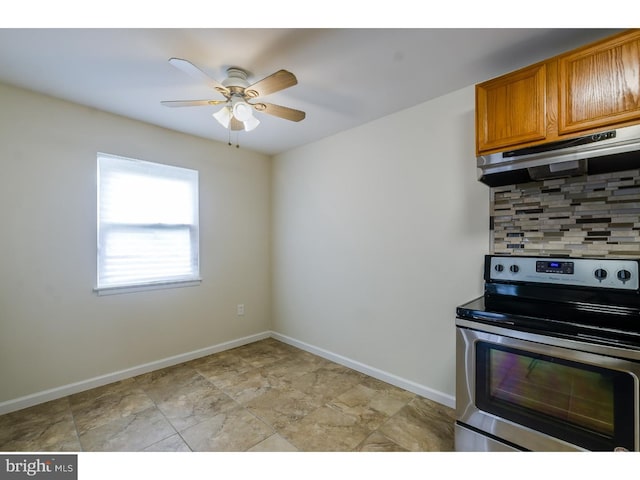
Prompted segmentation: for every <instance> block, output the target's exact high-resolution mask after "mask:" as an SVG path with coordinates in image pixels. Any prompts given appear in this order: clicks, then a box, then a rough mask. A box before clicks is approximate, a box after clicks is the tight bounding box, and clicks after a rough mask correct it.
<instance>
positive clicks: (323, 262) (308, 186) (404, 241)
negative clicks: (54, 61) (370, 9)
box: [0, 85, 489, 411]
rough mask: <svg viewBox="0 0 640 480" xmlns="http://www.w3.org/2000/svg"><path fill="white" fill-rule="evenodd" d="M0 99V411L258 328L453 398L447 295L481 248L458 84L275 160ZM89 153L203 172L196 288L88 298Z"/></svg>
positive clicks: (485, 194) (479, 198)
mask: <svg viewBox="0 0 640 480" xmlns="http://www.w3.org/2000/svg"><path fill="white" fill-rule="evenodd" d="M0 101H1V102H2V105H3V108H2V109H0V165H1V166H2V170H1V172H0V221H1V222H2V235H0V249H1V251H2V255H0V385H2V387H1V388H0V411H1V410H2V408H3V404H4V410H5V411H6V410H7V409H11V408H13V409H15V407H16V406H21V405H22V406H26V403H29V402H28V401H26V402H25V401H18V402H16V399H18V400H20V399H25V398H26V399H27V400H28V399H29V398H30V396H34V398H33V399H32V400H33V401H39V400H42V399H44V398H46V397H47V395H46V393H47V391H48V389H53V393H51V394H50V395H49V396H50V397H55V396H56V395H58V394H61V393H68V391H70V390H73V389H76V390H81V389H83V388H86V387H89V386H93V385H92V382H93V384H95V383H96V382H98V383H99V382H101V381H103V382H104V383H106V381H110V380H113V379H114V378H116V377H117V376H118V372H124V373H122V375H121V376H125V375H127V374H129V373H131V372H132V371H135V370H136V369H137V370H138V371H139V370H140V369H143V368H149V369H151V368H152V367H154V366H157V364H158V362H165V363H167V362H170V361H172V359H173V360H175V359H176V358H181V357H184V356H185V355H187V354H190V353H191V354H198V353H202V352H203V351H207V350H215V349H216V348H218V347H220V346H222V347H225V346H228V345H232V344H233V343H234V342H236V343H237V342H243V341H245V340H247V341H248V340H251V339H255V338H256V337H260V336H261V335H265V334H269V332H270V331H274V332H275V335H276V336H277V337H280V338H282V339H283V340H285V341H289V342H291V343H294V344H298V345H299V346H302V347H303V348H307V349H310V350H311V351H315V352H317V353H320V354H323V355H325V356H328V357H329V358H334V359H336V360H338V361H341V362H342V363H345V364H349V365H351V366H353V367H355V368H359V369H361V370H363V371H367V372H368V373H371V374H373V375H375V376H378V377H379V378H383V379H386V380H387V381H390V382H391V383H395V384H398V385H401V386H403V387H405V388H409V389H411V390H413V391H416V392H418V393H421V394H423V395H425V396H427V397H430V398H433V399H435V400H438V401H441V402H443V403H445V404H449V405H453V395H454V385H455V383H454V382H455V361H454V351H455V342H454V312H455V307H456V305H458V304H460V303H463V302H465V301H467V300H470V299H471V298H474V297H475V296H478V295H480V293H481V288H482V279H481V268H482V255H483V254H484V253H487V252H488V244H489V228H488V224H489V221H488V218H489V213H488V208H489V204H488V202H489V189H488V188H486V187H485V186H483V185H482V184H479V183H478V182H477V181H476V172H475V168H474V153H473V88H472V87H469V88H466V89H463V90H460V91H458V92H455V93H453V94H450V95H447V96H444V97H441V98H438V99H435V100H433V101H431V102H427V103H424V104H421V105H418V106H416V107H414V108H412V109H409V110H405V111H402V112H399V113H397V114H394V115H391V116H388V117H385V118H383V119H380V120H378V121H375V122H372V123H370V124H367V125H364V126H362V127H359V128H356V129H353V130H350V131H347V132H343V133H341V134H338V135H335V136H332V137H330V138H326V139H324V140H322V141H319V142H316V143H314V144H311V145H308V146H305V147H301V148H298V149H296V150H293V151H290V152H287V153H286V154H283V155H280V156H278V157H276V158H275V159H273V164H272V160H271V159H269V158H268V157H265V156H262V155H259V154H256V153H251V152H247V151H245V150H243V149H235V148H229V147H228V146H227V145H226V144H220V143H215V142H211V141H207V140H204V139H199V138H195V137H191V136H188V135H183V134H180V133H176V132H172V131H169V130H165V129H162V128H158V127H154V126H150V125H147V124H144V123H140V122H136V121H133V120H129V119H125V118H122V117H118V116H115V115H110V114H107V113H104V112H99V111H96V110H92V109H89V108H85V107H81V106H78V105H74V104H70V103H68V102H64V101H61V100H56V99H52V98H49V97H45V96H42V95H38V94H34V93H30V92H26V91H24V90H19V89H15V88H13V87H9V86H6V85H0ZM97 151H102V152H107V153H113V154H117V155H122V156H129V157H133V158H139V159H141V160H148V161H155V162H163V163H168V164H173V165H178V166H184V167H187V168H194V169H197V170H198V171H199V172H200V197H201V203H200V226H201V232H200V235H201V236H200V245H201V271H202V277H203V282H202V284H201V285H200V286H199V287H187V288H179V289H172V290H157V291H151V292H143V293H131V294H123V295H112V296H97V295H95V294H94V293H93V291H92V288H93V286H94V283H95V276H96V266H95V264H96V260H95V254H96V253H95V243H96V231H95V230H96V228H95V223H96V214H95V209H96V207H95V202H96V199H95V196H96V179H95V173H96V172H95V168H96V158H95V156H96V152H97ZM238 303H244V304H245V305H246V315H245V316H244V317H237V316H236V304H238ZM92 379H93V380H92ZM96 379H97V380H96ZM61 387H62V389H61ZM43 392H45V394H44V395H43Z"/></svg>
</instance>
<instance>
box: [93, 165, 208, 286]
mask: <svg viewBox="0 0 640 480" xmlns="http://www.w3.org/2000/svg"><path fill="white" fill-rule="evenodd" d="M198 237H199V235H198V172H197V171H195V170H189V169H186V168H180V167H173V166H168V165H161V164H157V163H151V162H144V161H140V160H133V159H129V158H123V157H117V156H114V155H108V154H103V153H99V154H98V280H97V286H96V290H97V291H98V292H100V291H105V290H108V289H119V290H122V289H126V288H127V287H141V286H142V287H145V286H146V287H152V286H155V287H157V286H166V285H167V284H183V283H189V282H197V281H199V280H200V271H199V245H198Z"/></svg>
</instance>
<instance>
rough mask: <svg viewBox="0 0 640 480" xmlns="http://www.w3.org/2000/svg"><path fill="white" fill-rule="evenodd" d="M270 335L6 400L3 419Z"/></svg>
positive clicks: (1, 410)
mask: <svg viewBox="0 0 640 480" xmlns="http://www.w3.org/2000/svg"><path fill="white" fill-rule="evenodd" d="M271 336H272V335H271V332H269V331H266V332H262V333H257V334H255V335H249V336H247V337H243V338H239V339H236V340H231V341H229V342H224V343H219V344H217V345H213V346H210V347H206V348H202V349H200V350H194V351H192V352H187V353H182V354H180V355H174V356H173V357H167V358H163V359H161V360H156V361H154V362H149V363H145V364H143V365H138V366H136V367H132V368H127V369H125V370H120V371H118V372H113V373H108V374H106V375H100V376H98V377H94V378H90V379H87V380H82V381H80V382H75V383H71V384H69V385H63V386H61V387H56V388H51V389H49V390H44V391H42V392H37V393H33V394H31V395H26V396H24V397H20V398H16V399H13V400H7V401H4V402H0V415H3V414H5V413H10V412H14V411H16V410H21V409H23V408H27V407H33V406H34V405H38V404H40V403H44V402H49V401H51V400H57V399H58V398H62V397H66V396H67V395H72V394H74V393H79V392H83V391H85V390H89V389H91V388H96V387H101V386H102V385H107V384H109V383H113V382H117V381H120V380H124V379H126V378H131V377H135V376H137V375H142V374H143V373H149V372H152V371H154V370H158V369H161V368H166V367H171V366H173V365H177V364H179V363H183V362H188V361H190V360H195V359H196V358H200V357H206V356H207V355H211V354H213V353H218V352H222V351H224V350H229V349H231V348H235V347H240V346H242V345H246V344H248V343H253V342H257V341H258V340H264V339H265V338H269V337H271Z"/></svg>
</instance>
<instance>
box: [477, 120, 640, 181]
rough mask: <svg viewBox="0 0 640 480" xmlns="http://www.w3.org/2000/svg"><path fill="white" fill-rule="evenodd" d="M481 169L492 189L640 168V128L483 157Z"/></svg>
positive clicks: (480, 172) (479, 163)
mask: <svg viewBox="0 0 640 480" xmlns="http://www.w3.org/2000/svg"><path fill="white" fill-rule="evenodd" d="M477 166H478V169H479V172H478V174H479V177H478V180H480V181H481V182H482V183H485V184H487V185H489V186H490V187H497V186H500V185H513V184H516V183H526V182H532V181H539V180H546V179H550V178H562V177H572V176H576V175H593V174H598V173H608V172H618V171H624V170H632V169H635V168H640V125H634V126H631V127H624V128H619V129H617V130H609V131H606V132H600V133H597V134H592V135H587V136H584V137H579V138H574V139H572V140H563V141H560V142H555V143H550V144H546V145H540V146H537V147H530V148H524V149H521V150H511V151H507V152H502V153H493V154H490V155H483V156H480V157H478V158H477Z"/></svg>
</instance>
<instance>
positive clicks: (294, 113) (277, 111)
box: [252, 103, 307, 122]
mask: <svg viewBox="0 0 640 480" xmlns="http://www.w3.org/2000/svg"><path fill="white" fill-rule="evenodd" d="M252 105H253V108H255V109H256V110H257V111H258V112H262V113H268V114H269V115H273V116H275V117H280V118H284V119H285V120H291V121H292V122H299V121H300V120H304V118H305V117H306V116H307V114H306V113H304V112H303V111H301V110H295V109H293V108H289V107H283V106H282V105H274V104H273V103H255V104H252Z"/></svg>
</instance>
